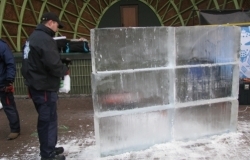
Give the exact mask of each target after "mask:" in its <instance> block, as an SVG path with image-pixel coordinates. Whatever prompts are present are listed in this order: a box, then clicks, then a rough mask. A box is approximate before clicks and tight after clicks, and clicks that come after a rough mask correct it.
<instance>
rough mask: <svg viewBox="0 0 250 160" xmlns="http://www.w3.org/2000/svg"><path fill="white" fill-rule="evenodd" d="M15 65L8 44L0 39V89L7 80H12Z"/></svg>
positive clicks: (13, 78) (14, 73)
mask: <svg viewBox="0 0 250 160" xmlns="http://www.w3.org/2000/svg"><path fill="white" fill-rule="evenodd" d="M15 76H16V65H15V61H14V56H13V54H12V52H11V50H10V48H9V46H8V45H7V44H6V43H5V42H4V41H3V40H1V39H0V89H1V88H2V87H4V86H5V84H6V83H7V82H14V80H15Z"/></svg>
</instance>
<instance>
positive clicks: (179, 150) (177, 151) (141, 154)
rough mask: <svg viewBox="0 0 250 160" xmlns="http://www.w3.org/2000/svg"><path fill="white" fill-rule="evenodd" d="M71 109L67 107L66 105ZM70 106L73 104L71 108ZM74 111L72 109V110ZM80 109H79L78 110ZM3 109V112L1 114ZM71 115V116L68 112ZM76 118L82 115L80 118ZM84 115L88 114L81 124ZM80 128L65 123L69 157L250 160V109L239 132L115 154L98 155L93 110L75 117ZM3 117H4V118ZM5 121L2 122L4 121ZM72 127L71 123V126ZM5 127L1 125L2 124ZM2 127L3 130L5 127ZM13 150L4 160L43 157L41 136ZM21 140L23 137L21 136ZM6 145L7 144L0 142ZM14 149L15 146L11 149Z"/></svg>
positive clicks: (242, 110)
mask: <svg viewBox="0 0 250 160" xmlns="http://www.w3.org/2000/svg"><path fill="white" fill-rule="evenodd" d="M66 108H67V107H66ZM68 108H69V107H68ZM68 110H70V109H68ZM76 112H77V111H76ZM1 116H2V112H0V117H1ZM68 116H69V115H68ZM73 117H75V118H76V117H78V120H79V121H76V120H75V119H74V118H73ZM82 117H87V119H85V120H84V121H85V122H87V123H84V124H81V123H79V122H81V120H82V119H83V118H82ZM71 118H72V119H74V122H75V123H76V124H75V125H77V128H78V130H76V129H74V128H72V129H69V128H67V126H64V125H61V126H59V127H61V128H59V140H58V146H63V147H64V149H65V153H64V154H65V155H66V159H67V160H249V159H250V108H248V107H247V106H240V107H239V117H238V129H237V132H232V133H225V134H222V135H216V136H211V137H208V138H201V139H198V140H193V141H172V142H168V143H164V144H157V145H154V146H152V147H150V148H148V149H146V150H142V151H136V152H129V153H124V154H120V155H115V156H108V157H102V158H100V157H98V155H97V147H96V146H95V138H94V129H93V128H94V126H93V124H94V123H93V112H90V111H88V112H84V114H80V117H79V114H78V113H75V112H74V116H72V117H71ZM0 120H1V118H0ZM0 124H1V123H0ZM68 126H70V124H69V125H68ZM0 127H1V125H0ZM1 130H2V129H1ZM33 137H34V138H33V140H30V142H29V143H26V144H25V143H24V142H22V141H21V140H19V141H20V142H19V143H21V144H20V145H21V146H22V148H19V149H15V150H12V155H11V156H10V155H9V154H8V153H1V148H0V160H39V159H40V157H39V150H38V143H37V137H36V136H34V135H33ZM19 138H20V139H21V138H22V137H19ZM0 145H1V146H2V147H3V145H4V144H0ZM10 149H11V148H10Z"/></svg>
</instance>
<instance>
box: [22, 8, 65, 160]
mask: <svg viewBox="0 0 250 160" xmlns="http://www.w3.org/2000/svg"><path fill="white" fill-rule="evenodd" d="M62 27H63V25H62V23H61V22H60V20H59V18H58V17H57V16H56V15H55V14H54V13H51V12H48V13H45V14H44V15H43V16H42V19H41V23H40V24H38V25H37V27H36V29H35V30H34V32H33V33H32V34H31V35H30V37H29V39H28V40H27V41H26V44H25V46H24V51H23V63H22V75H23V77H24V79H25V83H26V85H27V86H28V89H29V93H30V96H31V98H32V100H33V103H34V105H35V108H36V110H37V112H38V123H37V131H38V137H39V142H40V155H41V157H42V158H41V160H64V159H65V156H64V155H60V154H61V153H63V151H64V150H63V148H62V147H59V148H56V147H55V146H56V144H57V99H58V90H59V87H60V80H61V77H63V76H64V75H66V74H67V73H68V68H67V66H66V65H64V64H63V63H62V61H61V59H60V53H59V52H58V49H57V44H56V42H55V40H54V39H53V37H54V36H55V33H56V32H57V30H58V28H62Z"/></svg>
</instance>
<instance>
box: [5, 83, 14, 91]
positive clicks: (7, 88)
mask: <svg viewBox="0 0 250 160" xmlns="http://www.w3.org/2000/svg"><path fill="white" fill-rule="evenodd" d="M4 91H5V92H12V93H13V92H14V86H13V82H12V81H7V82H6V83H5V86H4Z"/></svg>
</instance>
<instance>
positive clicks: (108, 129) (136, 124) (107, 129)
mask: <svg viewBox="0 0 250 160" xmlns="http://www.w3.org/2000/svg"><path fill="white" fill-rule="evenodd" d="M125 112H126V111H125ZM168 117H169V116H168V111H167V110H161V111H153V112H146V113H145V112H142V113H137V114H124V115H116V116H106V117H97V116H96V117H95V124H97V125H98V126H99V132H98V133H97V136H98V137H99V138H100V141H99V142H98V143H99V145H100V153H101V155H102V156H106V155H115V154H119V153H124V152H127V151H131V150H140V149H146V148H148V147H150V146H152V145H154V144H158V143H164V142H167V141H169V140H170V132H169V130H170V121H169V120H170V119H169V118H168ZM159 122H160V123H159ZM149 128H150V130H149ZM98 134H99V135H98Z"/></svg>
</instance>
